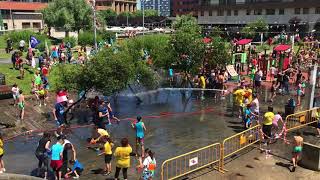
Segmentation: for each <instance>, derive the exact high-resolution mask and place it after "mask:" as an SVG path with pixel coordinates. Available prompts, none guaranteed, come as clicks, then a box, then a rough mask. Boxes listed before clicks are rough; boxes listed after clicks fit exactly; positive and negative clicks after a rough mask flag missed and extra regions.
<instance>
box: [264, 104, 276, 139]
mask: <svg viewBox="0 0 320 180" xmlns="http://www.w3.org/2000/svg"><path fill="white" fill-rule="evenodd" d="M273 119H274V113H273V107H271V106H269V107H268V112H266V113H265V114H264V120H263V125H262V132H263V134H264V139H265V140H267V139H270V137H271V128H272V121H273Z"/></svg>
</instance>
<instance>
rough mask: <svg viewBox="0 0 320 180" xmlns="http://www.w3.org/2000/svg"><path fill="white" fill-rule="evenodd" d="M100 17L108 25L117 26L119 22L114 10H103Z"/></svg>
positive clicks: (99, 14)
mask: <svg viewBox="0 0 320 180" xmlns="http://www.w3.org/2000/svg"><path fill="white" fill-rule="evenodd" d="M98 16H100V17H101V18H102V19H103V20H104V21H105V23H106V24H109V25H110V24H115V23H116V21H117V13H116V12H115V11H114V10H112V9H107V10H102V11H99V12H98Z"/></svg>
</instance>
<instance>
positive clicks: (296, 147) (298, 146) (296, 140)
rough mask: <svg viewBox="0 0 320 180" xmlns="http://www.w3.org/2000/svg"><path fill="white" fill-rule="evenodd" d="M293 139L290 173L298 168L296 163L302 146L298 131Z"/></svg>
mask: <svg viewBox="0 0 320 180" xmlns="http://www.w3.org/2000/svg"><path fill="white" fill-rule="evenodd" d="M293 139H294V147H293V152H292V164H293V168H292V170H291V172H294V171H295V170H296V167H297V166H298V161H299V158H300V156H301V153H302V145H303V138H302V137H301V133H300V132H299V131H298V132H297V133H296V135H295V136H293Z"/></svg>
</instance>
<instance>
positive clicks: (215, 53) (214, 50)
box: [206, 35, 231, 68]
mask: <svg viewBox="0 0 320 180" xmlns="http://www.w3.org/2000/svg"><path fill="white" fill-rule="evenodd" d="M211 38H212V41H211V43H210V44H209V45H208V46H207V53H206V59H207V62H208V64H209V66H210V67H211V68H212V67H215V66H217V65H227V64H228V63H229V62H230V60H231V56H230V54H229V49H228V48H229V47H228V46H227V45H228V44H229V43H226V42H225V41H223V39H222V38H221V37H220V36H216V35H215V36H212V37H211Z"/></svg>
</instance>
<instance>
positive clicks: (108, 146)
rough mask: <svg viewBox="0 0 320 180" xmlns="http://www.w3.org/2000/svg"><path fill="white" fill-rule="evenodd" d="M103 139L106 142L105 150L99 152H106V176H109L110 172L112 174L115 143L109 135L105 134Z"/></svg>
mask: <svg viewBox="0 0 320 180" xmlns="http://www.w3.org/2000/svg"><path fill="white" fill-rule="evenodd" d="M102 141H104V142H105V144H104V146H103V149H104V152H103V153H101V154H99V155H102V154H104V162H105V165H106V166H105V174H104V175H105V176H108V175H109V174H111V160H112V148H113V146H114V144H113V143H112V141H111V139H110V138H109V137H107V136H104V137H103V138H102Z"/></svg>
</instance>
